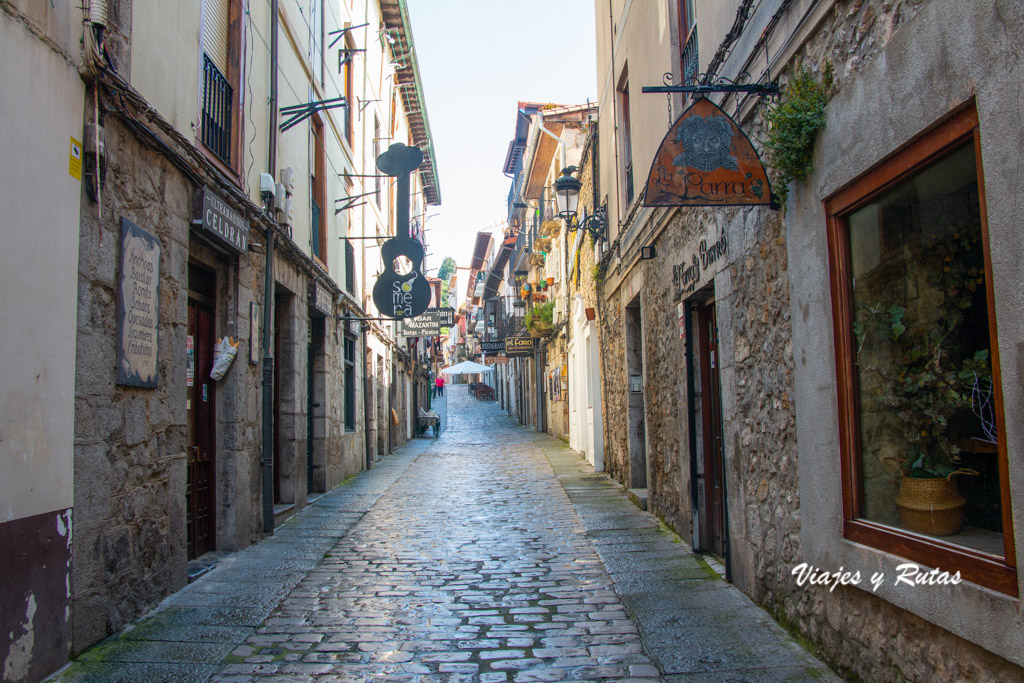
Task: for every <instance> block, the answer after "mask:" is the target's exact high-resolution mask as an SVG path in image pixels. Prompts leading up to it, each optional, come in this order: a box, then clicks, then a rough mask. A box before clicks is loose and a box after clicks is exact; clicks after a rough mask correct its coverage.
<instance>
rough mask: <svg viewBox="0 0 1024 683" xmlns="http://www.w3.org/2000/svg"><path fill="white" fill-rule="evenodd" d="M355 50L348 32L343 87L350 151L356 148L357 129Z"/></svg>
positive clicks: (346, 136) (346, 129)
mask: <svg viewBox="0 0 1024 683" xmlns="http://www.w3.org/2000/svg"><path fill="white" fill-rule="evenodd" d="M354 49H355V43H354V42H353V41H352V38H351V36H350V35H349V34H348V32H346V33H345V50H346V52H347V54H348V59H346V60H345V62H344V63H343V65H342V68H343V71H344V73H343V74H342V80H343V83H342V87H343V88H344V89H345V141H346V142H348V146H349V149H352V148H353V147H354V146H355V143H354V142H353V134H354V132H355V127H354V126H353V125H352V99H353V92H354V91H353V80H354V76H353V69H354V66H355V65H354V63H353V57H352V55H353V53H352V52H351V50H354Z"/></svg>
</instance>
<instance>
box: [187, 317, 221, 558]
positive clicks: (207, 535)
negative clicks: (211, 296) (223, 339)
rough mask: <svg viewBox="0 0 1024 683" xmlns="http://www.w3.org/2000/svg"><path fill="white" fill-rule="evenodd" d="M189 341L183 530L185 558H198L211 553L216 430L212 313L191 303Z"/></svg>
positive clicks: (212, 543) (213, 525)
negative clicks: (185, 549)
mask: <svg viewBox="0 0 1024 683" xmlns="http://www.w3.org/2000/svg"><path fill="white" fill-rule="evenodd" d="M188 339H189V341H190V344H191V351H190V352H189V353H191V354H192V357H191V359H190V361H189V363H190V365H191V368H192V373H191V374H192V379H191V380H190V383H191V386H189V387H187V398H188V403H187V405H188V435H189V437H188V482H187V484H186V491H185V497H186V508H187V511H186V517H187V518H186V526H187V533H188V556H189V558H194V557H199V556H200V555H202V554H204V553H207V552H209V551H211V550H213V549H214V547H215V545H216V543H215V542H216V538H215V530H216V524H215V518H214V510H215V507H214V502H215V500H214V492H215V491H216V489H215V487H214V469H215V461H216V442H217V440H216V429H215V425H216V422H215V417H216V416H215V414H214V396H215V391H216V385H215V383H214V381H213V380H212V379H210V370H211V369H212V368H213V346H214V343H215V342H216V338H215V337H214V333H213V311H211V310H210V308H209V307H207V306H206V305H205V304H202V303H200V302H198V301H196V300H194V299H189V302H188Z"/></svg>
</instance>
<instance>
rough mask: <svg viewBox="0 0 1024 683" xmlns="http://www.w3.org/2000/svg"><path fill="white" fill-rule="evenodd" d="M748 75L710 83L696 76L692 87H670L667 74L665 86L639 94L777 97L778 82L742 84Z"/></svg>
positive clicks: (743, 74)
mask: <svg viewBox="0 0 1024 683" xmlns="http://www.w3.org/2000/svg"><path fill="white" fill-rule="evenodd" d="M749 77H750V75H749V74H747V73H742V74H740V75H739V77H738V79H737V80H735V81H733V80H731V79H729V78H725V77H724V76H719V77H718V78H717V79H715V80H714V81H711V80H710V79H709V78H708V77H707V75H705V74H702V75H701V76H698V78H697V82H696V83H694V84H693V85H671V82H672V74H671V73H667V74H665V76H664V77H663V79H662V80H663V82H664V83H665V85H647V86H644V87H643V88H641V92H643V93H645V94H649V93H670V94H671V93H681V94H685V95H711V94H716V93H733V92H739V93H746V94H748V95H756V96H758V97H778V95H779V82H778V81H768V82H767V83H742V82H741V81H743V80H744V79H746V78H749Z"/></svg>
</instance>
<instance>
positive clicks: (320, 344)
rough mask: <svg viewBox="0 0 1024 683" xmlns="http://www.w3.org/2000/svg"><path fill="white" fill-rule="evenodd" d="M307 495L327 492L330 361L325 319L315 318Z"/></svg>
mask: <svg viewBox="0 0 1024 683" xmlns="http://www.w3.org/2000/svg"><path fill="white" fill-rule="evenodd" d="M306 339H307V345H306V493H322V492H324V491H326V490H327V479H326V472H325V471H324V466H325V457H324V454H325V452H326V450H327V449H326V442H327V438H326V437H327V425H326V416H327V411H326V408H325V403H326V401H325V398H324V396H325V389H326V386H325V385H326V382H327V367H326V366H327V359H326V354H325V350H324V349H325V343H326V339H325V324H324V318H322V317H317V316H313V315H311V316H310V318H309V334H308V335H307V337H306Z"/></svg>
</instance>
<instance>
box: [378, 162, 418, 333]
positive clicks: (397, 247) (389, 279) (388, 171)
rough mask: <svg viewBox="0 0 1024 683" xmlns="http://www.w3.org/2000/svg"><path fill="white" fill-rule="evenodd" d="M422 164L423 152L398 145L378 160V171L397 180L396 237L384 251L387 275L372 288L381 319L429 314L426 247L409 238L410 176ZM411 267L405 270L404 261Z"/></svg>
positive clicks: (382, 249) (382, 275)
mask: <svg viewBox="0 0 1024 683" xmlns="http://www.w3.org/2000/svg"><path fill="white" fill-rule="evenodd" d="M422 162H423V152H421V151H420V150H419V149H417V148H416V147H407V146H406V145H403V144H402V143H400V142H398V143H395V144H393V145H391V147H389V148H388V151H386V152H384V153H383V154H381V155H380V156H379V157H377V169H378V170H379V171H380V172H381V173H384V174H385V175H389V176H393V177H395V178H397V185H398V192H397V193H396V195H397V196H396V199H397V201H398V204H397V206H396V207H395V223H396V225H395V236H394V237H392V238H391V239H389V240H388V241H387V242H385V243H384V245H383V246H382V247H381V258H383V259H384V271H383V272H382V273H381V274H380V277H378V278H377V282H375V283H374V285H373V303H374V304H375V305H376V306H377V310H379V311H380V313H381V315H385V316H388V317H390V318H414V317H416V316H418V315H419V314H421V313H423V311H425V310H427V305H428V304H429V303H430V285H428V284H427V279H426V277H424V275H423V245H422V244H420V243H419V241H417V240H414V239H412V238H411V237H409V174H410V173H412V172H413V171H415V170H416V169H417V168H419V165H420V164H421V163H422ZM403 256H404V257H405V258H406V259H408V260H409V262H410V263H411V264H412V267H411V268H408V267H407V266H406V267H403V266H402V261H401V260H400V259H401V257H403Z"/></svg>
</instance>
